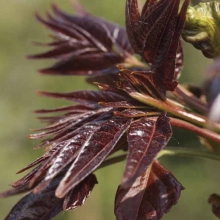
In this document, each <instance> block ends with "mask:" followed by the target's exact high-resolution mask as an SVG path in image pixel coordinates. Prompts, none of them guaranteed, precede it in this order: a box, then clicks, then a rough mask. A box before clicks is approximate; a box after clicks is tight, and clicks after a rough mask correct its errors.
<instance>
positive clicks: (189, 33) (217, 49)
mask: <svg viewBox="0 0 220 220" xmlns="http://www.w3.org/2000/svg"><path fill="white" fill-rule="evenodd" d="M182 37H183V39H184V40H185V41H186V42H189V43H191V44H193V46H194V47H196V48H197V49H199V50H201V51H202V52H203V54H204V56H206V57H208V58H215V57H218V56H219V55H220V2H217V1H213V2H201V3H199V4H198V5H196V6H194V7H188V10H187V17H186V22H185V28H184V31H183V33H182Z"/></svg>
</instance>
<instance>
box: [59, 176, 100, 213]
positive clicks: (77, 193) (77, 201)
mask: <svg viewBox="0 0 220 220" xmlns="http://www.w3.org/2000/svg"><path fill="white" fill-rule="evenodd" d="M97 183H98V182H97V179H96V176H95V175H94V174H90V175H89V176H88V177H86V178H85V179H84V180H83V181H82V182H81V183H80V184H79V185H77V186H76V187H74V188H73V189H72V190H71V191H70V192H69V193H68V194H67V195H66V196H65V199H64V203H63V210H65V211H66V210H72V209H75V208H77V207H79V206H82V205H83V204H84V203H85V201H86V199H87V198H88V197H89V195H90V193H91V191H92V189H93V187H94V186H95V184H97Z"/></svg>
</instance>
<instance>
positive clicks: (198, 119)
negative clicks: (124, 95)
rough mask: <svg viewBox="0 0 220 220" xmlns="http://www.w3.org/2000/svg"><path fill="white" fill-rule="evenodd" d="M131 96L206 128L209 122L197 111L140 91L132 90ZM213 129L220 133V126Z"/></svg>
mask: <svg viewBox="0 0 220 220" xmlns="http://www.w3.org/2000/svg"><path fill="white" fill-rule="evenodd" d="M130 96H131V97H133V98H134V99H136V100H138V101H140V102H142V103H145V104H147V105H150V106H152V107H155V108H157V109H160V110H162V111H166V112H168V113H170V114H171V115H173V116H176V117H177V118H181V119H183V120H184V121H187V122H190V123H192V124H194V125H197V126H199V127H204V128H205V127H207V125H208V124H209V122H208V119H207V118H206V117H204V116H201V115H198V114H195V113H190V112H187V111H185V110H184V109H182V108H180V107H179V106H174V105H168V104H167V103H166V102H162V101H160V100H157V99H154V98H152V97H150V96H146V95H143V94H141V93H138V92H133V91H132V92H130ZM213 129H214V130H215V131H216V132H218V133H220V128H219V126H213Z"/></svg>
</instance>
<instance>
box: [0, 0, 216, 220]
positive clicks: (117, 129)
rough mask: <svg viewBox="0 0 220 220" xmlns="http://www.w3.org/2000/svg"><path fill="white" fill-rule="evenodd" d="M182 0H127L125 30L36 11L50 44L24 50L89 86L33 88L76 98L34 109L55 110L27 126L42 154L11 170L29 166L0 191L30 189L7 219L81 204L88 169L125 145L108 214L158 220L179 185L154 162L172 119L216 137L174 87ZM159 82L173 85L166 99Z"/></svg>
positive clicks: (193, 102) (197, 104)
mask: <svg viewBox="0 0 220 220" xmlns="http://www.w3.org/2000/svg"><path fill="white" fill-rule="evenodd" d="M189 3H190V0H185V1H184V2H183V5H182V7H181V9H180V10H179V8H180V0H147V1H146V2H145V4H144V6H143V9H142V12H141V13H139V8H138V2H137V0H127V1H126V30H125V29H124V28H122V27H120V26H118V25H115V24H113V23H110V22H108V21H106V20H103V19H100V18H97V17H94V16H92V15H90V14H89V13H88V12H86V11H85V10H84V9H83V8H82V7H81V6H79V5H78V6H77V7H76V8H77V10H76V11H77V12H78V14H77V15H74V16H72V15H68V14H66V13H64V12H62V11H61V10H60V9H59V8H58V7H57V6H56V5H54V6H53V15H51V14H49V13H48V15H47V19H46V20H45V19H43V18H42V17H41V16H39V15H37V19H38V20H39V21H40V22H41V23H43V24H44V25H45V26H46V27H48V28H49V29H51V30H52V31H53V33H54V35H53V36H52V39H53V41H52V42H51V43H48V44H45V45H46V46H49V47H50V48H52V49H51V50H49V52H46V53H42V54H37V55H32V56H29V57H30V58H35V59H39V58H43V59H44V58H53V59H54V58H55V59H56V60H57V62H56V63H55V65H54V66H52V67H49V68H46V69H43V70H40V72H41V73H44V74H61V75H86V76H88V81H89V82H92V81H93V82H94V81H95V84H96V85H97V86H98V88H99V91H88V90H82V91H75V92H70V93H52V92H40V94H41V95H44V96H48V97H53V98H63V99H67V100H69V101H71V102H75V103H77V104H74V105H71V106H67V107H62V108H57V109H41V110H37V111H36V113H41V114H44V115H45V114H46V115H47V114H48V113H52V114H53V113H57V115H55V116H54V115H53V116H43V117H41V120H43V121H45V122H47V123H48V125H47V126H46V127H45V128H43V129H40V130H38V132H37V133H36V134H32V135H30V138H31V139H43V140H42V142H41V143H40V144H39V145H38V146H37V148H40V147H45V148H46V150H47V151H46V153H45V154H44V155H43V156H42V157H40V158H38V159H37V160H36V161H34V162H32V163H31V164H29V165H28V166H27V167H25V168H24V169H22V170H21V171H19V172H18V173H22V172H24V171H26V170H28V169H30V168H33V167H34V168H33V169H32V171H30V172H29V173H28V174H27V175H25V176H24V177H22V178H21V179H20V180H18V181H16V182H15V183H14V184H13V185H12V186H13V187H14V189H12V190H9V191H7V192H4V193H2V194H1V196H2V197H6V196H10V195H14V194H18V193H24V192H29V191H30V192H29V194H27V195H26V196H25V197H24V198H23V199H21V200H20V201H19V202H18V203H17V205H15V207H14V208H13V209H12V210H11V212H10V214H9V215H8V216H7V217H6V219H7V220H12V219H13V220H14V219H19V220H22V219H32V220H39V219H41V220H46V219H52V218H53V217H54V216H55V215H57V214H58V213H59V212H61V211H63V210H64V211H65V210H71V209H74V208H76V207H78V206H81V205H83V204H84V202H85V200H86V198H87V197H88V196H89V194H90V192H91V191H92V189H93V187H94V186H95V184H96V183H97V180H96V177H95V174H94V172H95V171H96V170H97V169H98V168H102V167H104V166H107V165H110V164H112V163H115V162H119V161H121V160H122V159H125V155H124V154H123V155H122V156H114V153H115V152H119V151H120V152H126V165H125V171H124V174H123V179H122V182H121V184H120V185H119V187H118V190H117V193H116V198H115V215H116V217H117V219H118V220H122V219H128V220H129V219H130V220H140V219H146V220H152V219H155V220H159V219H162V217H163V215H164V214H165V213H167V212H168V211H169V210H170V209H171V207H172V206H173V205H175V204H176V203H177V202H178V199H179V197H180V194H181V190H182V189H183V187H182V185H181V184H180V183H179V182H178V181H177V179H176V178H175V177H174V176H173V175H172V173H171V172H170V171H168V170H167V169H166V168H165V167H164V166H163V165H161V164H160V162H159V161H158V154H159V153H160V152H161V151H162V150H163V149H164V148H165V147H166V145H167V143H168V142H169V140H170V138H171V136H172V126H176V127H179V128H184V129H188V130H191V131H192V132H194V133H196V134H197V135H200V136H203V137H204V138H206V139H211V140H214V141H215V142H218V143H219V142H220V137H219V135H218V134H217V133H215V132H212V131H208V130H207V129H205V128H201V127H205V125H206V119H205V117H204V116H203V115H202V116H201V115H199V114H197V113H198V112H199V111H200V112H202V113H205V112H206V111H207V105H206V103H203V102H202V101H200V100H199V98H197V97H196V96H195V95H193V94H192V93H191V92H190V91H188V90H187V91H185V90H184V89H183V88H182V87H181V86H178V87H177V85H178V83H177V79H178V77H179V75H180V72H181V68H182V66H183V51H182V43H181V40H180V38H181V33H182V31H183V28H184V23H185V19H186V11H187V8H188V5H189ZM40 45H42V44H40ZM135 54H139V55H140V57H141V59H142V61H143V62H140V61H139V60H138V59H137V58H136V57H135ZM144 63H146V64H147V65H145V64H144ZM147 66H148V67H147ZM174 90H175V91H174ZM167 91H174V92H173V94H174V95H175V98H174V99H173V100H170V99H169V97H167V95H166V92H167ZM176 99H178V102H181V103H183V104H184V105H185V106H186V107H187V108H190V111H187V110H186V109H185V108H184V107H182V106H181V105H180V104H179V103H178V102H176V101H175V100H176ZM198 109H199V110H198ZM193 110H196V111H198V112H197V113H194V112H193ZM192 112H193V113H192ZM168 114H169V117H168V116H167V115H168ZM110 156H111V157H110ZM109 157H110V159H109Z"/></svg>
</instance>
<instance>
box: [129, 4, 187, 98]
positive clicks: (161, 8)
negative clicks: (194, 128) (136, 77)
mask: <svg viewBox="0 0 220 220" xmlns="http://www.w3.org/2000/svg"><path fill="white" fill-rule="evenodd" d="M189 2H190V0H185V2H184V4H183V6H182V9H181V11H180V13H179V14H178V11H179V4H180V0H176V1H171V0H163V1H162V0H161V1H154V0H148V1H146V3H145V5H144V7H143V10H142V13H141V16H140V15H139V13H138V6H137V0H127V5H126V24H127V30H128V37H129V40H130V41H131V45H132V46H133V48H134V50H135V52H136V53H138V54H140V55H141V57H142V58H143V59H144V60H145V61H146V62H147V63H148V64H149V65H150V66H151V71H152V72H153V74H154V77H153V81H154V84H155V85H156V87H157V88H159V90H160V93H162V94H163V95H165V92H166V90H174V89H175V87H176V86H177V82H176V79H177V75H178V73H179V70H178V68H179V66H180V65H181V64H180V59H179V56H178V55H177V54H179V52H180V49H181V48H180V46H179V44H180V43H179V41H180V36H181V32H182V30H183V27H184V22H185V16H186V10H187V7H188V5H189ZM178 47H179V50H178ZM146 86H147V85H146Z"/></svg>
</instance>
